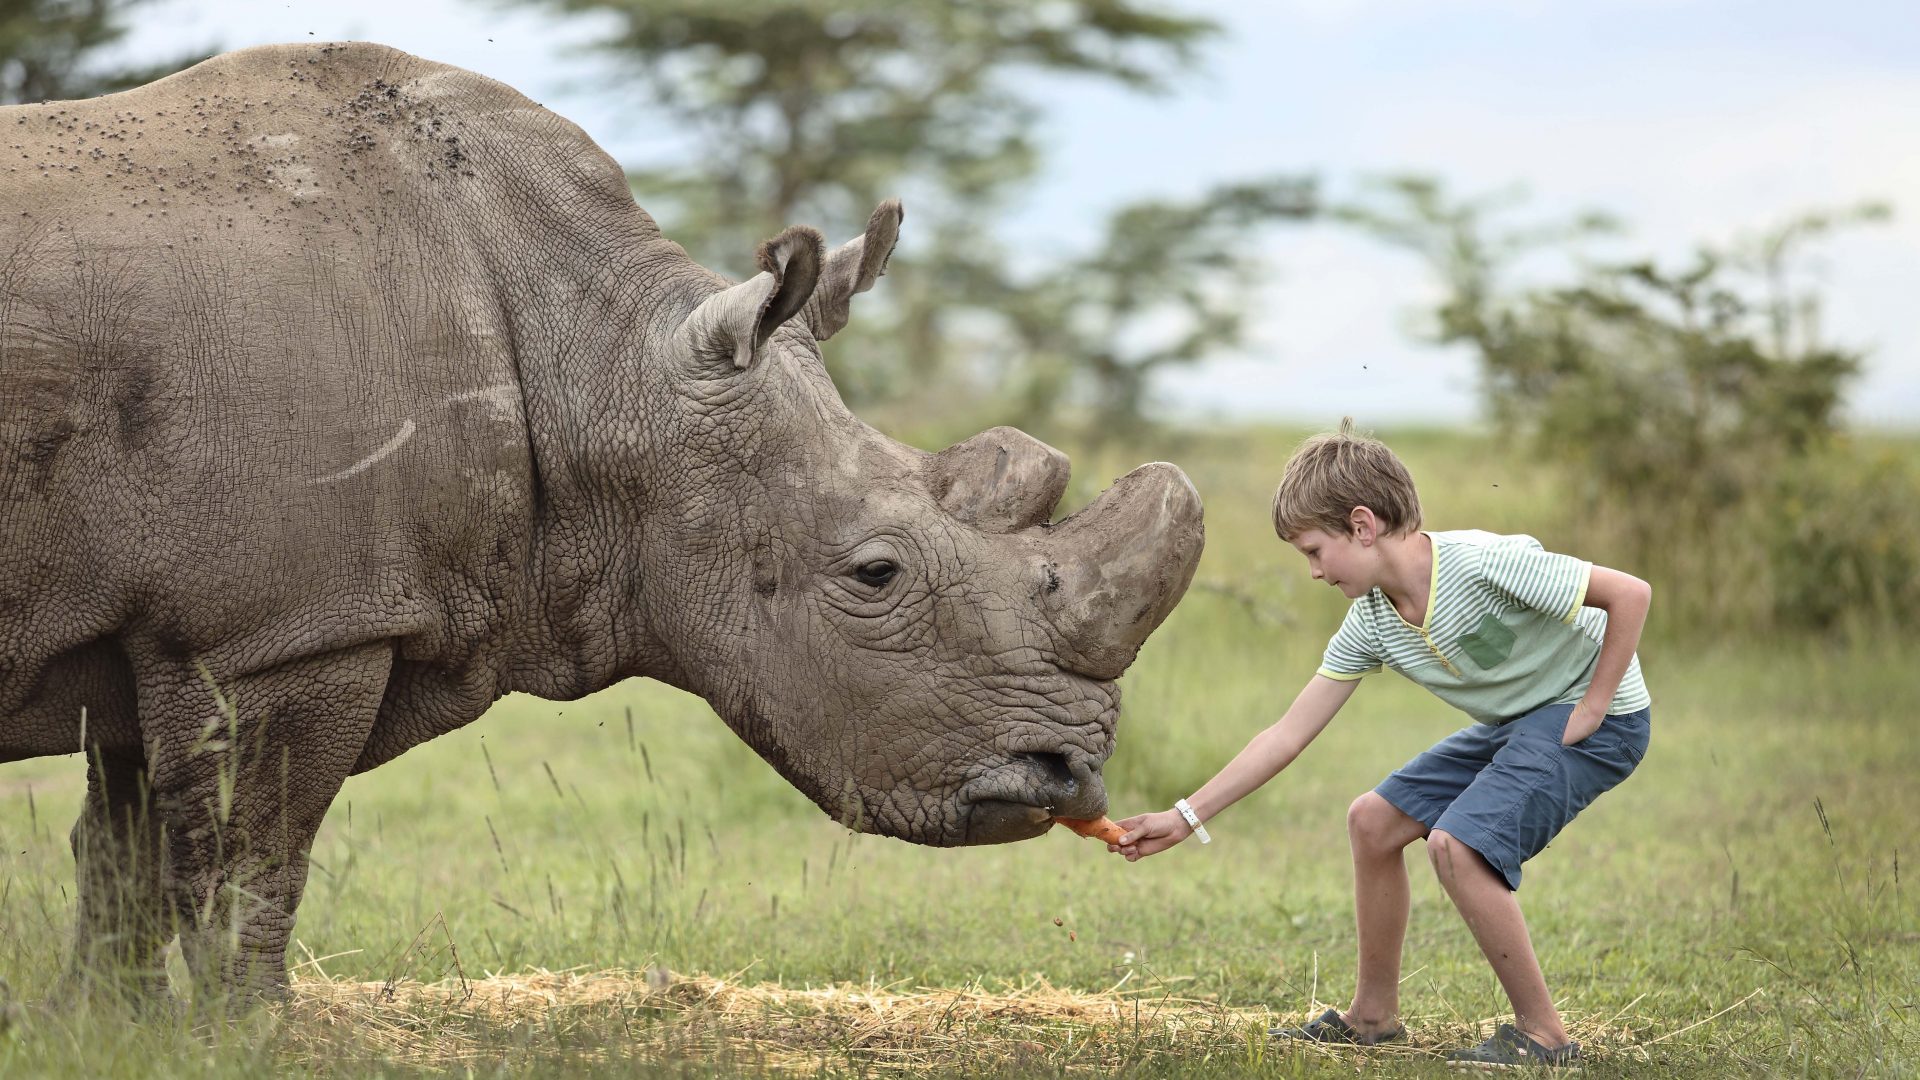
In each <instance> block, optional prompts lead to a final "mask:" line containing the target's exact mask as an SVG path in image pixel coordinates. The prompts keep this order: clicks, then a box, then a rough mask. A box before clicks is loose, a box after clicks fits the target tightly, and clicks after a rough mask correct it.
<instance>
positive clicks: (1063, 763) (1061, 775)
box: [1020, 751, 1080, 798]
mask: <svg viewBox="0 0 1920 1080" xmlns="http://www.w3.org/2000/svg"><path fill="white" fill-rule="evenodd" d="M1020 756H1021V757H1024V758H1026V759H1027V760H1028V761H1031V762H1033V763H1034V764H1036V765H1038V766H1040V767H1041V768H1042V769H1045V770H1046V772H1047V778H1048V779H1049V780H1052V781H1053V782H1054V783H1055V784H1058V785H1059V786H1060V787H1061V788H1063V789H1064V790H1065V791H1066V793H1067V796H1068V797H1069V798H1071V797H1072V796H1073V795H1074V794H1075V793H1077V792H1078V791H1079V790H1080V781H1079V780H1078V779H1076V778H1075V777H1074V775H1073V769H1071V768H1070V767H1068V765H1067V755H1065V754H1060V753H1051V752H1046V751H1036V752H1032V753H1026V754H1022V755H1020Z"/></svg>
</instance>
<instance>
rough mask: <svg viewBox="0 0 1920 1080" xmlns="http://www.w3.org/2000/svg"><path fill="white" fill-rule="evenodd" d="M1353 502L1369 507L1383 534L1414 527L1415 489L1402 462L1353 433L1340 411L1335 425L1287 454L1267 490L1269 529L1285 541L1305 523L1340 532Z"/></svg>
mask: <svg viewBox="0 0 1920 1080" xmlns="http://www.w3.org/2000/svg"><path fill="white" fill-rule="evenodd" d="M1356 506H1364V507H1366V508H1367V509H1369V510H1371V511H1373V516H1374V517H1375V518H1376V519H1378V520H1379V522H1380V527H1381V529H1382V531H1383V532H1384V533H1385V534H1386V535H1388V536H1395V535H1398V534H1401V533H1410V532H1413V531H1414V530H1415V529H1418V528H1419V527H1420V493H1419V492H1418V491H1416V490H1414V486H1413V477H1412V476H1411V475H1409V474H1408V472H1407V467H1406V466H1405V465H1402V464H1401V463H1400V459H1399V458H1398V457H1396V456H1394V453H1393V451H1391V450H1389V449H1387V444H1385V443H1383V442H1381V441H1380V440H1378V439H1375V438H1371V437H1369V436H1366V435H1356V434H1354V432H1353V417H1351V416H1346V417H1342V418H1341V419H1340V430H1338V431H1334V432H1329V433H1327V434H1324V435H1315V436H1313V437H1312V438H1310V439H1308V440H1307V441H1306V442H1303V443H1301V444H1300V449H1298V450H1295V451H1294V452H1293V456H1292V457H1290V458H1288V459H1287V467H1286V470H1285V471H1284V472H1282V473H1281V474H1280V486H1279V487H1278V488H1277V489H1275V490H1274V493H1273V531H1275V532H1277V533H1279V534H1280V539H1282V540H1288V541H1291V540H1292V539H1293V538H1294V537H1296V536H1299V535H1300V534H1301V533H1303V532H1306V531H1307V530H1308V529H1320V530H1321V531H1323V532H1325V533H1327V534H1328V535H1329V536H1345V535H1347V534H1348V532H1349V526H1348V523H1347V515H1348V514H1350V513H1352V512H1353V508H1354V507H1356Z"/></svg>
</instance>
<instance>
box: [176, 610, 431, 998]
mask: <svg viewBox="0 0 1920 1080" xmlns="http://www.w3.org/2000/svg"><path fill="white" fill-rule="evenodd" d="M392 661H393V649H392V646H391V645H390V644H389V643H387V642H380V643H377V644H373V645H367V646H361V647H357V648H353V649H347V650H341V651H338V652H332V653H327V654H323V655H319V656H313V657H307V658H304V659H301V660H296V661H291V662H289V663H286V664H282V665H280V666H278V667H275V668H272V669H270V670H268V671H265V672H260V673H257V674H252V675H247V676H244V677H241V678H237V679H232V680H226V681H222V680H219V679H218V677H217V676H216V677H214V678H213V679H211V680H210V679H209V678H208V677H207V676H205V675H204V674H202V673H201V672H199V671H197V670H196V671H195V672H193V673H192V675H191V676H190V677H176V678H175V679H173V680H171V682H169V683H168V684H167V685H165V686H162V687H157V688H156V692H155V693H154V694H153V695H151V697H152V700H153V701H154V708H153V709H151V710H148V709H147V708H146V700H145V699H143V701H142V718H141V720H142V726H143V731H144V732H145V735H146V739H147V742H148V745H149V747H150V749H149V762H150V764H151V766H152V783H153V792H154V800H155V805H156V807H157V808H158V809H159V810H160V813H161V816H162V819H163V821H164V822H165V825H166V829H167V833H166V854H167V861H166V891H167V896H168V899H169V901H170V903H171V904H172V906H173V910H174V913H175V917H176V919H177V920H178V921H179V925H180V935H181V936H180V945H181V951H182V953H183V955H184V956H185V958H186V961H187V967H188V970H189V971H191V972H192V974H193V976H194V981H195V983H196V989H198V990H200V991H202V992H207V991H212V992H217V993H222V994H225V995H227V996H228V997H229V999H230V1000H231V1001H233V1002H234V1003H235V1004H236V1005H241V1006H244V1004H245V1003H246V1001H248V1000H250V999H253V998H257V997H266V998H282V997H284V996H285V995H286V990H287V957H286V951H287V943H288V941H289V939H290V937H291V935H292V932H293V920H294V912H295V910H296V909H297V908H298V907H299V905H300V894H301V892H302V890H303V889H304V888H305V886H306V880H307V851H308V848H309V847H310V846H311V845H312V843H313V837H314V833H315V832H316V831H318V829H319V828H320V821H321V819H322V818H324V817H325V816H326V813H327V807H328V806H329V805H331V804H332V802H333V797H334V796H335V795H336V794H338V792H339V790H340V785H341V783H342V782H344V781H345V780H346V778H347V774H348V773H349V772H350V771H351V770H352V768H353V764H354V762H355V760H356V759H358V758H359V756H360V750H361V747H362V746H364V745H365V743H366V740H367V734H368V732H369V730H370V729H371V728H372V726H373V720H374V717H375V715H376V714H377V713H378V712H379V709H380V700H381V695H382V693H383V692H384V690H385V687H386V682H387V676H388V674H389V673H390V670H391V666H392Z"/></svg>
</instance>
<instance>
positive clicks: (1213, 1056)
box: [286, 968, 1646, 1071]
mask: <svg viewBox="0 0 1920 1080" xmlns="http://www.w3.org/2000/svg"><path fill="white" fill-rule="evenodd" d="M1122 981H1123V983H1124V982H1126V981H1127V980H1122ZM286 1019H287V1020H288V1021H289V1023H288V1025H287V1031H286V1033H287V1034H288V1035H289V1036H290V1037H291V1041H292V1045H291V1047H290V1049H291V1050H293V1053H294V1056H295V1057H301V1056H308V1055H311V1056H313V1057H315V1058H320V1057H329V1058H338V1057H339V1056H341V1055H342V1054H343V1053H346V1054H349V1055H352V1056H361V1055H365V1056H368V1057H377V1058H381V1059H386V1060H391V1061H396V1062H404V1063H411V1064H421V1065H430V1064H444V1063H450V1062H458V1061H463V1060H465V1061H472V1060H476V1059H485V1058H489V1057H493V1056H497V1055H499V1054H500V1053H502V1052H505V1051H506V1050H507V1049H508V1048H537V1049H540V1050H543V1051H546V1052H552V1053H564V1054H568V1055H577V1056H581V1057H587V1058H597V1059H605V1058H617V1059H634V1058H638V1059H650V1060H666V1059H679V1060H689V1059H690V1060H704V1061H715V1060H724V1061H730V1062H751V1063H754V1064H756V1065H762V1066H767V1067H771V1068H775V1069H794V1070H800V1071H813V1070H817V1069H819V1068H821V1067H822V1066H826V1065H832V1064H845V1063H848V1062H858V1063H860V1064H862V1065H864V1066H867V1067H869V1068H878V1069H881V1070H898V1071H909V1070H921V1069H926V1068H929V1067H939V1066H951V1065H955V1064H967V1065H972V1066H979V1065H993V1064H1012V1065H1021V1064H1031V1065H1034V1066H1042V1065H1044V1066H1046V1067H1048V1068H1050V1069H1063V1070H1069V1071H1083V1070H1084V1071H1096V1070H1105V1069H1112V1068H1114V1067H1116V1066H1120V1065H1129V1064H1139V1063H1142V1062H1145V1061H1148V1060H1151V1059H1156V1058H1159V1059H1165V1058H1171V1057H1178V1058H1182V1059H1186V1060H1189V1061H1215V1062H1225V1061H1240V1062H1245V1063H1249V1064H1251V1063H1254V1062H1257V1061H1259V1060H1261V1059H1262V1058H1264V1057H1267V1056H1269V1055H1291V1054H1304V1055H1309V1056H1311V1057H1314V1058H1322V1059H1326V1060H1328V1061H1329V1062H1330V1063H1331V1062H1332V1061H1333V1060H1336V1059H1337V1060H1342V1061H1345V1062H1347V1063H1348V1064H1349V1065H1351V1064H1355V1063H1357V1062H1358V1061H1359V1060H1360V1059H1361V1058H1362V1057H1365V1058H1372V1059H1376V1060H1378V1059H1382V1058H1401V1059H1407V1058H1427V1059H1429V1060H1430V1059H1431V1058H1432V1057H1433V1056H1435V1055H1438V1054H1439V1053H1441V1052H1443V1051H1444V1050H1446V1049H1450V1048H1453V1047H1456V1046H1459V1045H1462V1043H1463V1042H1464V1041H1468V1040H1469V1039H1470V1038H1478V1037H1479V1034H1484V1033H1485V1032H1487V1031H1489V1030H1490V1029H1491V1026H1492V1022H1491V1021H1485V1022H1480V1023H1475V1022H1471V1021H1464V1020H1461V1019H1459V1018H1452V1019H1448V1018H1420V1019H1419V1021H1418V1022H1417V1023H1416V1024H1415V1025H1413V1026H1414V1030H1415V1031H1416V1032H1418V1033H1419V1034H1418V1035H1417V1036H1416V1038H1415V1039H1414V1040H1413V1041H1412V1042H1411V1043H1406V1044H1399V1045H1389V1046H1383V1047H1376V1048H1370V1049H1368V1050H1359V1049H1356V1048H1352V1047H1326V1046H1317V1045H1313V1044H1296V1043H1270V1042H1269V1040H1268V1039H1267V1037H1266V1031H1267V1028H1268V1027H1269V1026H1270V1025H1271V1024H1273V1023H1274V1022H1275V1021H1276V1019H1277V1018H1276V1017H1275V1016H1274V1015H1273V1014H1272V1013H1271V1011H1270V1010H1268V1009H1265V1008H1256V1009H1246V1008H1229V1007H1225V1006H1223V1005H1221V1004H1219V1003H1217V1002H1212V1001H1207V1000H1202V999H1196V998H1188V997H1181V996H1179V995H1178V994H1177V993H1175V992H1174V991H1173V989H1172V988H1170V987H1169V986H1167V985H1165V984H1160V985H1150V986H1146V987H1141V988H1132V987H1127V986H1124V985H1122V986H1118V987H1115V988H1114V989H1111V990H1108V991H1104V992H1081V991H1074V990H1065V989H1061V988H1059V987H1055V986H1052V985H1050V984H1048V983H1047V982H1046V981H1045V980H1044V979H1038V978H1036V979H1033V980H1031V981H1029V982H1026V983H1023V984H1020V985H1017V986H1015V985H1008V986H1000V987H996V988H988V987H986V986H984V985H974V986H969V987H962V988H958V989H940V988H927V987H922V988H915V989H902V988H898V987H891V986H877V985H865V986H863V985H859V984H837V985H832V986H821V987H802V988H792V987H784V986H780V985H778V984H774V983H764V982H763V983H749V982H747V981H745V980H744V979H742V978H740V977H727V978H715V977H711V976H704V975H695V976H679V975H670V974H668V973H666V972H665V971H663V970H661V969H657V968H656V969H651V970H649V971H646V972H635V971H596V972H570V971H563V972H551V971H532V972H527V973H522V974H516V975H494V976H489V977H486V978H482V979H474V980H467V979H459V978H455V979H449V980H444V981H440V982H434V983H419V982H414V981H389V982H351V981H347V980H335V979H328V978H304V979H301V980H299V981H298V982H296V983H295V985H294V1000H293V1003H292V1005H291V1007H290V1009H289V1011H288V1013H287V1016H286ZM1289 1019H1291V1018H1289ZM1622 1021H1623V1017H1622V1016H1614V1017H1610V1018H1606V1019H1605V1020H1590V1021H1587V1022H1584V1023H1580V1024H1577V1025H1575V1029H1574V1034H1575V1037H1576V1038H1579V1039H1581V1040H1582V1042H1583V1043H1584V1044H1585V1045H1586V1046H1587V1047H1589V1048H1591V1049H1592V1050H1596V1051H1600V1053H1599V1054H1598V1055H1594V1056H1610V1055H1607V1054H1606V1053H1605V1051H1604V1049H1603V1048H1604V1047H1607V1046H1630V1045H1633V1044H1634V1043H1636V1042H1637V1041H1638V1040H1637V1039H1635V1038H1634V1036H1633V1034H1631V1033H1630V1031H1629V1029H1628V1028H1627V1027H1625V1026H1622ZM1633 1026H1635V1027H1639V1030H1640V1031H1641V1032H1644V1031H1645V1030H1646V1029H1645V1028H1644V1027H1641V1026H1640V1025H1638V1024H1635V1025H1633ZM1476 1032H1478V1033H1479V1034H1476Z"/></svg>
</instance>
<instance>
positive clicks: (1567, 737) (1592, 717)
mask: <svg viewBox="0 0 1920 1080" xmlns="http://www.w3.org/2000/svg"><path fill="white" fill-rule="evenodd" d="M1606 718H1607V714H1606V713H1604V712H1601V711H1600V710H1598V709H1594V708H1589V707H1588V706H1587V703H1586V702H1584V701H1583V702H1581V703H1580V704H1578V705H1575V706H1574V707H1573V713H1572V715H1570V716H1568V717H1567V732H1566V734H1564V735H1562V736H1560V745H1562V746H1578V745H1579V744H1580V743H1582V742H1585V741H1586V738H1587V736H1589V735H1591V734H1593V733H1594V732H1596V731H1598V730H1600V722H1601V721H1603V720H1605V719H1606ZM1107 846H1108V847H1112V846H1113V845H1112V844H1108V845H1107Z"/></svg>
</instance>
